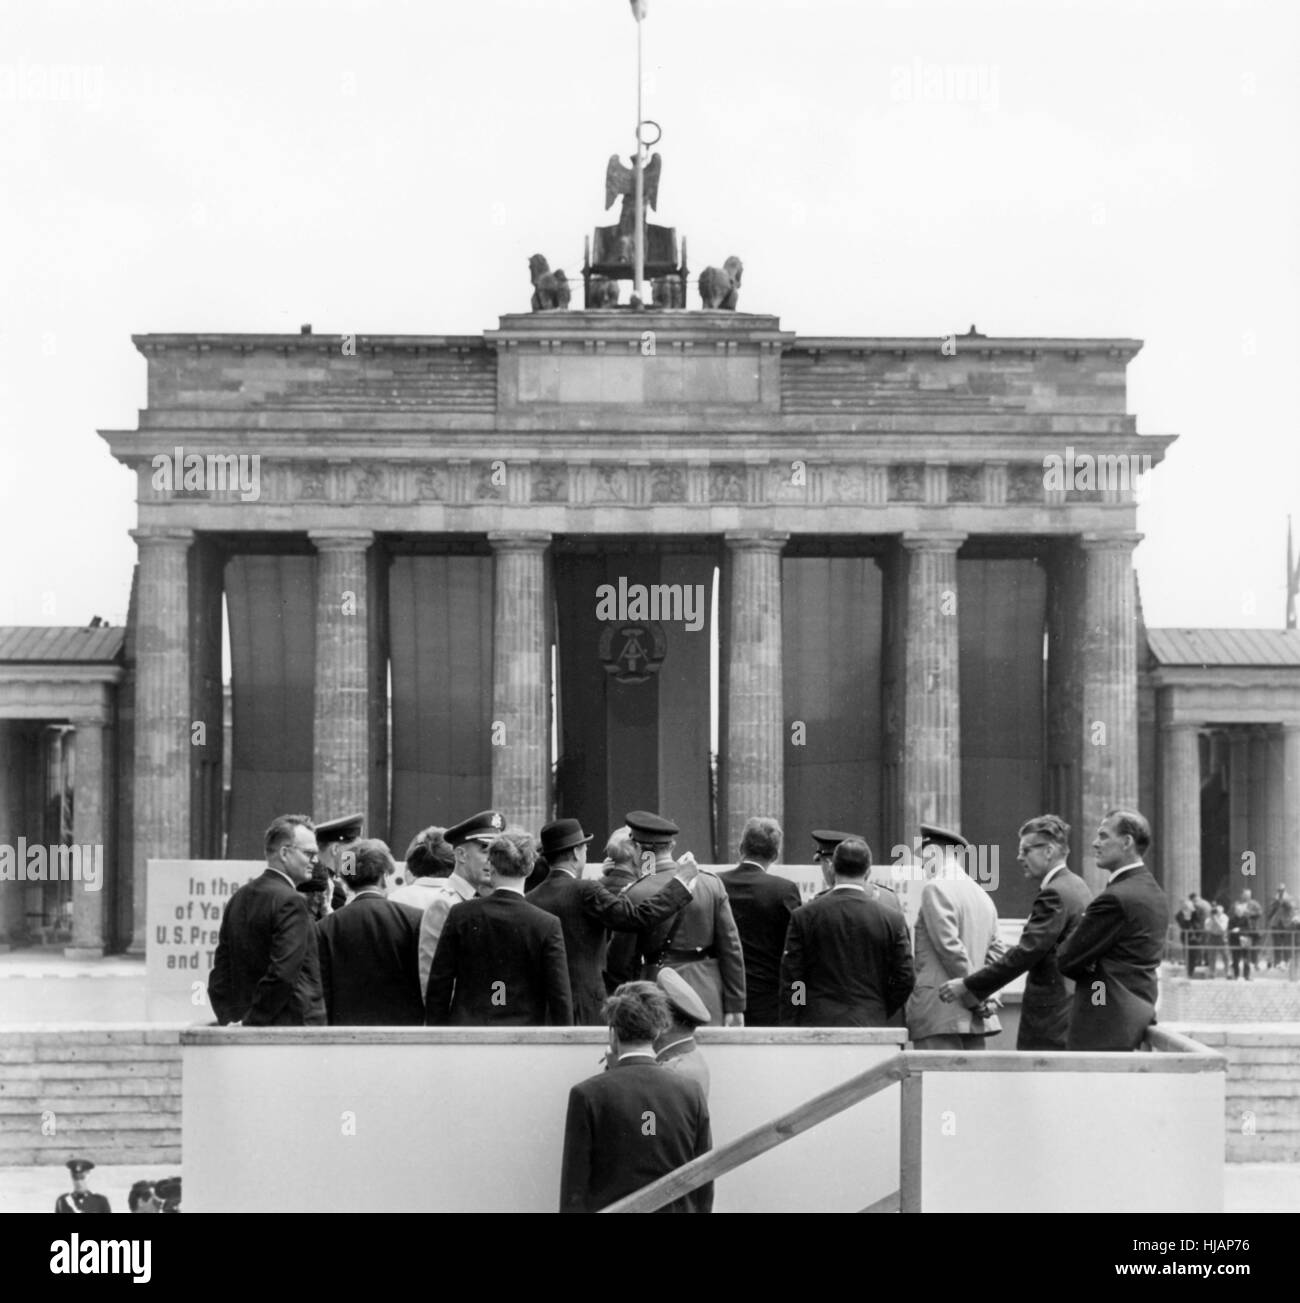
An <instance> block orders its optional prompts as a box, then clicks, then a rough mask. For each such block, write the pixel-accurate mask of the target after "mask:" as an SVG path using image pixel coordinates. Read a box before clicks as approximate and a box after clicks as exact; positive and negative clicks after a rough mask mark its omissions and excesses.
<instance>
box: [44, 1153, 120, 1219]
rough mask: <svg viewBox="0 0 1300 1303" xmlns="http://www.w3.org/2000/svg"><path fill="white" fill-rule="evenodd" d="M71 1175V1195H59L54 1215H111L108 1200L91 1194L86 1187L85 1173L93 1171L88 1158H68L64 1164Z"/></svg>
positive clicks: (93, 1166) (93, 1165)
mask: <svg viewBox="0 0 1300 1303" xmlns="http://www.w3.org/2000/svg"><path fill="white" fill-rule="evenodd" d="M65 1166H66V1167H67V1169H68V1171H69V1172H71V1173H72V1193H71V1194H61V1195H59V1197H58V1199H57V1201H56V1202H55V1204H54V1211H55V1212H56V1213H111V1212H112V1211H113V1210H112V1209H111V1208H110V1207H109V1206H108V1200H107V1199H105V1198H104V1196H103V1195H102V1194H92V1193H91V1192H90V1190H89V1189H87V1187H86V1173H87V1172H93V1171H94V1170H95V1164H94V1163H92V1162H91V1161H90V1159H89V1158H70V1159H68V1161H67V1163H66V1164H65Z"/></svg>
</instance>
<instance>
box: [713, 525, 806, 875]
mask: <svg viewBox="0 0 1300 1303" xmlns="http://www.w3.org/2000/svg"><path fill="white" fill-rule="evenodd" d="M789 537H790V536H789V535H788V534H767V533H734V534H728V535H727V536H726V543H727V549H728V551H729V552H730V597H729V618H728V623H727V628H728V639H727V736H726V739H725V742H724V743H723V745H725V746H726V748H727V750H726V756H727V761H726V765H725V767H724V772H725V774H726V782H727V790H726V792H725V794H724V799H725V802H726V804H725V809H726V825H725V827H724V828H723V836H724V838H725V839H726V840H725V842H724V844H723V846H722V848H721V850H722V853H723V854H724V855H725V856H732V855H735V854H736V853H737V849H736V848H737V847H738V846H739V845H740V834H741V831H742V830H743V829H744V826H745V820H746V819H749V818H751V817H752V816H754V815H767V816H769V817H770V818H773V819H775V820H776V821H777V822H778V823H783V822H784V811H785V716H784V706H783V702H784V696H783V685H782V682H781V552H782V549H783V548H784V547H785V544H786V541H787V540H788V539H789Z"/></svg>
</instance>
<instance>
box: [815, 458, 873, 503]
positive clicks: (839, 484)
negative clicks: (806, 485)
mask: <svg viewBox="0 0 1300 1303" xmlns="http://www.w3.org/2000/svg"><path fill="white" fill-rule="evenodd" d="M823 482H824V483H825V485H826V495H825V498H824V501H826V502H865V501H866V500H867V472H866V468H865V467H862V466H828V467H827V468H826V471H825V473H824V481H823Z"/></svg>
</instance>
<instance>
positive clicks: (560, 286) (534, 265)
mask: <svg viewBox="0 0 1300 1303" xmlns="http://www.w3.org/2000/svg"><path fill="white" fill-rule="evenodd" d="M528 274H529V276H530V277H531V278H532V282H533V311H534V312H547V311H551V310H554V309H561V310H563V309H564V308H567V307H568V306H569V278H568V277H567V276H566V275H565V274H564V272H563V271H561V270H558V269H557V270H556V271H552V270H551V264H550V263H549V262H547V261H546V259H545V258H544V257H542V255H541V254H540V253H535V254H533V256H532V257H531V258H529V260H528Z"/></svg>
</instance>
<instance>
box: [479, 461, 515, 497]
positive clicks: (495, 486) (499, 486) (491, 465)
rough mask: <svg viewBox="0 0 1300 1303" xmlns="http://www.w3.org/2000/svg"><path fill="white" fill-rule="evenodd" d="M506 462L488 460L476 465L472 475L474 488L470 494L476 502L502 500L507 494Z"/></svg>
mask: <svg viewBox="0 0 1300 1303" xmlns="http://www.w3.org/2000/svg"><path fill="white" fill-rule="evenodd" d="M506 474H507V470H506V464H505V462H503V461H493V462H486V463H483V464H481V465H477V466H475V467H474V469H473V472H472V475H471V481H470V482H471V483H472V484H473V486H474V487H473V489H472V491H471V494H470V496H471V497H472V498H473V500H474V501H475V502H501V501H503V500H504V499H505V496H506Z"/></svg>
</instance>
